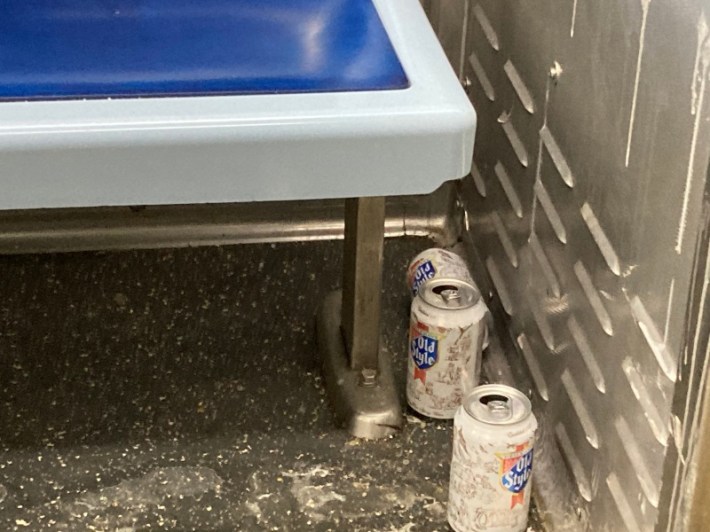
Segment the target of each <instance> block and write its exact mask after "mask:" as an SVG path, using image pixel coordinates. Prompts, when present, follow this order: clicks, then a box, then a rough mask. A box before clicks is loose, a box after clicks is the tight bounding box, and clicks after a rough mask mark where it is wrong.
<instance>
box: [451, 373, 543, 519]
mask: <svg viewBox="0 0 710 532" xmlns="http://www.w3.org/2000/svg"><path fill="white" fill-rule="evenodd" d="M536 429H537V421H536V420H535V416H534V415H533V413H532V408H531V405H530V401H529V400H528V398H527V397H525V395H523V394H522V393H521V392H519V391H518V390H516V389H515V388H511V387H510V386H504V385H502V384H486V385H484V386H479V387H478V388H476V389H475V390H474V391H473V392H472V393H471V394H470V395H468V396H467V397H466V399H465V400H464V402H463V404H462V405H461V408H459V409H458V411H457V412H456V416H455V417H454V446H453V455H452V459H451V477H450V481H449V503H448V511H447V514H448V520H449V524H450V525H451V527H452V528H453V529H454V530H455V531H456V532H473V531H475V532H492V531H495V532H523V531H524V530H526V528H527V520H528V510H529V508H530V489H531V477H532V469H533V447H534V444H535V430H536Z"/></svg>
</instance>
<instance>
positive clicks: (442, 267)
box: [407, 248, 477, 297]
mask: <svg viewBox="0 0 710 532" xmlns="http://www.w3.org/2000/svg"><path fill="white" fill-rule="evenodd" d="M439 277H441V278H444V277H445V278H447V279H458V280H459V281H464V282H467V283H468V284H470V285H472V286H473V287H474V288H477V287H476V283H474V282H473V279H472V278H471V274H470V273H469V271H468V266H466V263H465V262H464V260H463V259H462V258H461V257H460V256H458V255H457V254H456V253H453V252H451V251H447V250H445V249H440V248H430V249H427V250H424V251H422V252H421V253H420V254H419V255H417V256H416V257H414V259H413V260H412V262H410V263H409V268H407V288H408V289H409V291H410V293H411V294H412V297H415V296H416V295H417V292H418V291H419V288H421V287H422V286H423V285H424V283H426V282H427V281H429V280H430V279H435V278H439Z"/></svg>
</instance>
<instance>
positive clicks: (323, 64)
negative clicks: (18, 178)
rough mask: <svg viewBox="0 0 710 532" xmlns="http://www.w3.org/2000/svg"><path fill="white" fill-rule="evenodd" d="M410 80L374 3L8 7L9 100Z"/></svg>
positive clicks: (307, 88) (207, 0)
mask: <svg viewBox="0 0 710 532" xmlns="http://www.w3.org/2000/svg"><path fill="white" fill-rule="evenodd" d="M408 85H409V82H408V80H407V76H406V74H405V72H404V70H403V68H402V66H401V64H400V62H399V60H398V58H397V55H396V53H395V51H394V49H393V47H392V44H391V43H390V40H389V38H388V36H387V33H386V31H385V29H384V27H383V26H382V23H381V21H380V19H379V16H378V14H377V11H376V9H375V7H374V5H373V4H372V0H3V1H2V2H0V100H47V99H77V98H109V97H115V98H120V97H150V96H203V95H219V94H264V93H299V92H338V91H364V90H395V89H404V88H406V87H408Z"/></svg>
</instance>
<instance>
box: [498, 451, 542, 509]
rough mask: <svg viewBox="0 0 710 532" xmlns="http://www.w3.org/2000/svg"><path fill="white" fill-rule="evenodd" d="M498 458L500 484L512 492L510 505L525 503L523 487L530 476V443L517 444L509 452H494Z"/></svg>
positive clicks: (531, 457) (531, 453)
mask: <svg viewBox="0 0 710 532" xmlns="http://www.w3.org/2000/svg"><path fill="white" fill-rule="evenodd" d="M496 457H497V458H498V460H500V470H499V473H500V484H501V486H502V487H503V488H505V489H506V490H508V491H509V492H511V493H512V496H511V499H510V507H511V508H515V506H516V505H518V504H525V487H526V486H527V485H528V481H529V480H530V477H531V476H532V468H533V448H532V447H531V446H530V443H529V442H527V443H524V444H522V445H518V446H517V447H516V448H515V451H513V452H510V453H496Z"/></svg>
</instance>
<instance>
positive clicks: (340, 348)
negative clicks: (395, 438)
mask: <svg viewBox="0 0 710 532" xmlns="http://www.w3.org/2000/svg"><path fill="white" fill-rule="evenodd" d="M384 222H385V200H384V198H383V197H374V198H353V199H348V200H347V201H346V206H345V244H344V254H345V256H344V262H343V264H344V266H343V291H342V294H341V292H334V293H332V294H330V295H329V296H328V297H327V298H326V300H325V302H324V304H323V306H322V307H321V310H320V312H319V314H318V343H319V349H320V352H321V356H322V358H323V371H324V375H325V385H326V388H327V391H328V394H329V396H330V399H331V403H332V404H333V407H334V409H335V412H336V415H337V417H338V419H339V421H340V422H341V423H343V424H344V425H345V426H346V427H347V429H348V430H349V431H350V432H351V433H352V434H353V435H355V436H358V437H362V438H382V437H385V436H388V435H390V434H392V433H394V432H395V431H397V430H398V429H399V428H400V427H401V426H402V411H401V407H400V404H399V399H398V395H397V393H396V388H395V385H394V378H393V373H392V367H391V363H390V360H389V358H388V357H389V355H388V354H387V353H385V354H381V353H380V305H381V287H382V249H383V245H384Z"/></svg>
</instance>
